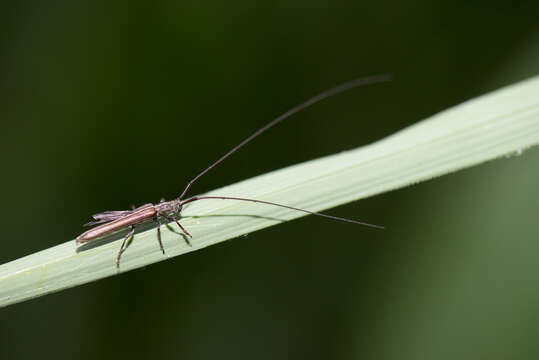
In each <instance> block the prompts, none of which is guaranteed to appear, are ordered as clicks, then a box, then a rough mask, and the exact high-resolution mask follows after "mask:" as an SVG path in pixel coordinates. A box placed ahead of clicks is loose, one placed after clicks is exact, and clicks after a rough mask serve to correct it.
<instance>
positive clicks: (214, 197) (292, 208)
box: [178, 196, 384, 232]
mask: <svg viewBox="0 0 539 360" xmlns="http://www.w3.org/2000/svg"><path fill="white" fill-rule="evenodd" d="M206 199H218V200H239V201H250V202H254V203H259V204H267V205H273V206H279V207H282V208H286V209H291V210H296V211H302V212H304V213H307V214H311V215H316V216H322V217H325V218H328V219H333V220H339V221H346V222H349V223H352V224H357V225H364V226H368V227H372V228H376V229H384V227H383V226H380V225H374V224H369V223H366V222H362V221H357V220H352V219H347V218H342V217H338V216H332V215H327V214H322V213H319V212H314V211H309V210H305V209H300V208H297V207H293V206H289V205H283V204H278V203H274V202H270V201H264V200H255V199H247V198H239V197H231V196H195V197H192V198H189V199H187V200H185V201H181V202H180V204H179V205H180V206H183V205H185V204H188V203H190V202H193V201H198V200H206ZM178 225H180V224H178ZM184 232H185V230H184Z"/></svg>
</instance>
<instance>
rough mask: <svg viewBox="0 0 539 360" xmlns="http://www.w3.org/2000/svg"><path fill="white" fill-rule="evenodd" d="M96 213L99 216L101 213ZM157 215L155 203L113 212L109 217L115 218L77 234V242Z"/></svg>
mask: <svg viewBox="0 0 539 360" xmlns="http://www.w3.org/2000/svg"><path fill="white" fill-rule="evenodd" d="M96 215H97V216H99V214H96ZM156 215H157V210H156V209H155V206H154V205H153V204H145V205H142V206H140V207H138V208H136V209H135V210H133V211H128V210H127V211H115V212H111V213H110V216H109V217H107V218H108V219H110V218H115V220H112V221H110V222H108V223H106V224H103V225H100V226H97V227H95V228H93V229H90V230H88V231H86V232H83V233H82V234H80V235H79V236H77V239H76V242H77V244H82V243H85V242H87V241H90V240H93V239H97V238H99V237H102V236H105V235H108V234H111V233H113V232H116V231H118V230H121V229H123V228H125V227H127V226H129V225H135V224H140V223H142V222H145V221H148V220H151V219H153V218H155V217H156ZM116 217H117V218H116Z"/></svg>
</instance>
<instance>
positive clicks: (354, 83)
mask: <svg viewBox="0 0 539 360" xmlns="http://www.w3.org/2000/svg"><path fill="white" fill-rule="evenodd" d="M386 81H391V75H390V74H382V75H374V76H368V77H363V78H359V79H355V80H351V81H348V82H345V83H343V84H341V85H338V86H336V87H334V88H332V89H329V90H326V91H324V92H322V93H320V94H318V95H316V96H314V97H312V98H310V99H309V100H307V101H305V102H304V103H301V104H299V105H297V106H295V107H293V108H292V109H290V110H288V111H287V112H285V113H284V114H282V115H281V116H279V117H277V118H275V119H274V120H272V121H270V122H269V123H268V124H266V125H264V126H263V127H262V128H260V129H258V130H257V131H255V132H254V133H253V134H251V135H250V136H249V137H247V138H246V139H245V140H243V141H242V142H241V143H239V144H238V145H236V146H234V147H233V148H232V149H231V150H230V151H229V152H227V153H226V154H224V155H223V156H221V157H220V158H219V159H218V160H217V161H215V162H214V163H213V164H211V165H210V166H208V167H207V168H206V169H205V170H204V171H202V172H201V173H200V174H198V175H197V176H195V177H194V178H193V179H192V180H191V181H189V182H188V183H187V186H186V187H185V189H184V190H183V192H182V194H181V195H180V197H179V198H178V200H180V201H181V200H182V199H183V197H184V196H185V194H186V193H187V191H189V189H190V188H191V185H193V183H194V182H195V181H197V180H198V179H199V178H200V177H202V176H203V175H204V174H206V173H207V172H208V171H210V170H211V169H213V168H214V167H215V166H217V165H218V164H220V163H221V162H222V161H223V160H225V159H226V158H227V157H229V156H230V155H232V154H233V153H235V152H236V151H238V150H239V149H240V148H241V147H243V146H244V145H245V144H247V143H248V142H249V141H251V140H253V139H254V138H256V137H257V136H258V135H260V134H262V133H264V132H266V131H267V130H269V129H270V128H271V127H273V126H275V125H277V124H278V123H280V122H281V121H283V120H285V119H287V118H289V117H290V116H292V115H294V114H295V113H297V112H299V111H301V110H303V109H305V108H307V107H309V106H311V105H313V104H315V103H317V102H319V101H321V100H324V99H326V98H328V97H330V96H333V95H336V94H339V93H341V92H343V91H346V90H349V89H353V88H356V87H359V86H364V85H370V84H376V83H381V82H386ZM189 200H191V199H189ZM236 200H240V199H236ZM243 200H245V199H243ZM193 201H194V200H193ZM258 202H262V203H263V201H258ZM184 203H185V202H184ZM273 205H277V204H273ZM280 206H282V205H280ZM285 207H286V206H285ZM292 209H294V210H300V211H304V212H308V213H310V212H309V211H306V210H301V209H295V208H292ZM311 214H315V215H322V216H325V217H331V216H329V215H324V214H317V213H311ZM343 220H344V219H343ZM346 221H351V220H346ZM351 222H354V221H351ZM363 225H370V224H363Z"/></svg>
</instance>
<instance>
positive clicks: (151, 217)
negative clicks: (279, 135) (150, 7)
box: [75, 74, 391, 268]
mask: <svg viewBox="0 0 539 360" xmlns="http://www.w3.org/2000/svg"><path fill="white" fill-rule="evenodd" d="M390 80H391V76H390V75H386V74H384V75H375V76H370V77H365V78H359V79H355V80H352V81H349V82H346V83H343V84H341V85H339V86H337V87H334V88H332V89H330V90H327V91H324V92H322V93H320V94H318V95H316V96H314V97H312V98H310V99H309V100H307V101H305V102H303V103H301V104H299V105H297V106H295V107H293V108H292V109H290V110H288V111H287V112H285V113H284V114H282V115H280V116H279V117H277V118H275V119H274V120H272V121H271V122H269V123H267V124H266V125H264V126H263V127H262V128H260V129H258V130H257V131H255V132H254V133H253V134H251V135H250V136H249V137H247V138H246V139H245V140H243V141H242V142H240V143H239V144H238V145H236V146H235V147H233V148H232V149H231V150H230V151H228V152H227V153H226V154H225V155H223V156H221V157H220V158H219V159H217V160H216V161H215V162H214V163H212V164H211V165H210V166H208V167H207V168H206V169H205V170H203V171H202V172H201V173H199V174H198V175H197V176H195V177H194V178H193V179H192V180H191V181H189V182H188V183H187V185H186V186H185V189H184V190H183V192H182V193H181V195H180V196H179V197H178V198H176V199H174V200H171V201H165V200H164V199H161V201H160V202H159V203H158V204H155V205H154V204H151V203H150V204H145V205H142V206H140V207H138V208H135V209H133V210H121V211H105V212H102V213H98V214H95V215H93V216H92V217H93V219H94V220H93V221H91V222H89V223H87V224H84V226H91V225H99V226H96V227H95V228H93V229H90V230H88V231H86V232H84V233H82V234H81V235H79V236H78V237H77V238H76V240H75V242H76V244H77V245H79V244H83V243H86V242H89V241H92V240H95V239H98V238H101V237H103V236H105V235H108V234H111V233H114V232H116V231H119V230H122V229H124V228H126V227H128V228H129V231H128V233H127V234H126V235H125V237H124V239H123V242H122V245H121V246H120V250H119V251H118V255H117V256H116V268H119V267H120V258H121V256H122V253H123V252H124V251H125V249H126V243H127V241H128V240H129V239H130V238H131V237H132V236H133V234H134V232H135V226H137V225H139V224H141V223H145V222H148V221H154V222H155V224H156V225H157V241H158V243H159V248H160V249H161V251H162V252H163V254H164V253H165V249H164V247H163V243H162V241H161V220H160V219H165V220H166V221H168V222H175V223H176V224H177V225H178V227H179V228H180V229H181V230H182V232H183V233H184V234H185V235H186V236H185V240H186V241H187V243H188V244H189V245H190V242H189V238H192V236H191V234H190V233H189V232H188V231H187V230H186V229H185V228H184V227H183V226H182V225H181V224H180V222H179V221H178V219H179V218H180V213H181V211H182V209H183V206H184V205H186V204H188V203H191V202H194V201H199V200H206V199H220V200H237V201H249V202H254V203H259V204H266V205H272V206H279V207H283V208H287V209H291V210H295V211H301V212H304V213H307V214H311V215H316V216H321V217H325V218H329V219H333V220H338V221H346V222H350V223H353V224H357V225H364V226H369V227H373V228H383V227H382V226H378V225H373V224H368V223H365V222H361V221H356V220H351V219H346V218H341V217H337V216H331V215H327V214H322V213H318V212H314V211H309V210H305V209H300V208H296V207H293V206H289V205H283V204H277V203H274V202H269V201H264V200H258V199H248V198H241V197H231V196H194V197H191V198H188V199H186V200H183V198H184V196H185V195H186V194H187V192H188V191H189V189H190V188H191V186H192V185H193V183H194V182H195V181H197V180H198V179H199V178H200V177H202V176H203V175H205V174H206V173H207V172H209V171H210V170H211V169H213V168H214V167H215V166H217V165H218V164H220V163H221V162H222V161H223V160H225V159H226V158H227V157H229V156H230V155H232V154H233V153H235V152H236V151H238V150H239V149H240V148H242V147H243V146H244V145H246V144H247V143H248V142H250V141H251V140H253V139H254V138H256V137H257V136H259V135H261V134H262V133H264V132H266V131H267V130H269V129H270V128H271V127H273V126H275V125H277V124H278V123H280V122H281V121H283V120H285V119H287V118H289V117H290V116H291V115H293V114H295V113H297V112H299V111H300V110H303V109H305V108H307V107H309V106H311V105H313V104H315V103H317V102H319V101H321V100H323V99H326V98H328V97H330V96H333V95H336V94H338V93H341V92H343V91H346V90H349V89H352V88H355V87H359V86H363V85H369V84H375V83H380V82H386V81H390Z"/></svg>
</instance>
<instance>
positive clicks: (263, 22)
mask: <svg viewBox="0 0 539 360" xmlns="http://www.w3.org/2000/svg"><path fill="white" fill-rule="evenodd" d="M538 15H539V2H531V1H529V2H508V1H442V2H439V1H417V2H414V3H413V5H412V4H411V3H407V2H391V1H379V2H376V3H375V2H359V1H333V2H329V1H312V0H311V1H289V0H287V1H281V0H276V1H271V2H268V1H258V2H252V1H232V2H230V1H227V2H225V1H205V2H201V1H162V2H151V3H150V2H146V1H125V2H121V1H120V2H104V3H101V2H84V1H65V0H64V1H16V2H2V5H0V22H1V25H0V26H1V31H0V119H1V124H2V125H1V134H0V140H1V141H0V146H1V149H2V151H1V152H0V163H1V164H2V172H1V173H2V176H1V177H0V193H1V199H2V202H3V206H2V207H1V208H0V209H1V210H0V218H1V219H2V220H1V222H2V224H3V226H2V230H3V234H2V251H1V252H0V257H1V258H0V262H1V263H5V262H8V261H11V260H14V259H17V258H19V257H22V256H25V255H28V254H30V253H33V252H36V251H39V250H42V249H45V248H48V247H51V246H54V245H57V244H59V243H62V242H65V241H68V240H70V239H73V238H74V237H75V236H76V235H78V234H79V233H80V232H82V230H83V228H82V227H81V225H82V224H83V223H85V222H87V221H88V220H89V215H90V214H93V213H95V212H99V211H102V210H112V209H125V208H129V206H130V205H131V204H137V205H140V204H143V203H147V202H155V201H158V200H159V199H160V198H161V197H162V196H163V197H166V198H167V199H170V198H173V197H175V196H178V194H179V192H181V190H182V189H183V187H184V185H185V183H186V182H187V181H188V180H189V179H190V178H192V177H193V176H194V175H196V174H197V173H198V172H199V171H200V170H202V169H203V168H204V167H205V166H207V165H209V164H210V163H211V162H212V161H214V160H215V159H216V158H217V157H219V156H220V155H222V154H224V152H226V151H227V150H229V149H230V148H231V147H232V146H233V145H235V144H237V143H238V142H239V141H241V140H242V139H243V138H244V137H246V136H247V135H248V134H250V133H251V132H252V131H254V130H256V129H257V128H258V127H260V126H262V125H263V124H264V123H266V122H267V121H269V120H270V119H272V118H273V117H275V116H277V115H279V114H280V113H282V112H284V111H285V110H287V109H288V108H290V107H292V106H294V105H296V104H297V103H299V102H301V101H303V100H305V99H306V98H308V97H310V96H312V95H314V94H316V93H317V92H319V91H322V90H324V89H327V88H329V87H331V86H334V85H336V84H338V83H340V82H342V81H345V80H349V79H352V78H356V77H360V76H365V75H372V74H376V73H381V72H391V73H392V74H393V75H394V82H392V83H390V84H383V85H376V86H372V87H368V88H362V89H358V90H354V91H351V92H348V93H345V94H343V95H340V96H338V97H335V98H332V99H330V100H327V101H325V102H323V103H321V104H318V105H316V106H314V107H313V108H310V109H309V110H306V111H304V112H303V113H301V114H298V115H297V116H295V118H294V119H290V120H288V121H287V122H285V123H283V124H282V125H280V126H279V127H277V128H274V129H272V130H271V131H270V132H268V133H267V134H265V135H264V136H263V137H261V138H259V139H257V140H256V142H254V143H252V144H250V145H249V146H248V147H246V148H244V149H242V151H240V152H239V153H237V154H236V155H234V156H233V157H232V158H230V159H229V160H227V162H226V163H224V164H222V165H221V166H219V167H218V168H216V169H215V170H214V171H213V172H211V174H209V175H207V176H206V177H205V178H203V179H202V180H200V182H199V183H197V184H196V186H194V187H193V190H192V192H191V195H194V194H197V193H202V192H205V191H208V190H211V189H214V188H217V187H220V186H224V185H226V184H230V183H233V182H236V181H238V180H242V179H245V178H248V177H251V176H255V175H258V174H261V173H264V172H267V171H271V170H274V169H278V168H281V167H283V166H287V165H291V164H295V163H298V162H302V161H305V160H309V159H312V158H316V157H319V156H323V155H327V154H331V153H336V152H339V151H342V150H346V149H352V148H355V147H358V146H361V145H364V144H367V143H370V142H373V141H376V140H378V139H380V138H382V137H384V136H387V135H389V134H391V133H393V132H395V131H397V130H399V129H402V128H404V127H406V126H408V125H410V124H413V123H415V122H417V121H419V120H421V119H423V118H425V117H427V116H430V115H432V114H434V113H436V112H438V111H440V110H443V109H445V108H447V107H450V106H453V105H456V104H458V103H460V102H462V101H465V100H467V99H470V98H473V97H475V96H477V95H480V94H483V93H486V92H489V91H492V90H495V89H497V88H500V87H502V86H504V85H507V84H511V83H514V82H517V81H519V80H522V79H525V78H527V77H529V76H533V75H536V74H537V73H538V72H539V65H538V64H539V21H538V20H537V19H538V18H539V17H538ZM329 125H330V126H329ZM538 179H539V149H531V150H528V151H525V152H524V153H523V154H522V155H521V156H518V157H511V158H507V159H500V160H497V161H495V162H491V163H488V164H484V165H481V166H478V167H475V168H472V169H469V170H465V171H462V172H459V173H456V174H453V175H450V176H445V177H443V178H439V179H435V180H432V181H429V182H426V183H423V184H420V185H416V186H413V187H410V188H406V189H402V190H399V191H394V192H391V193H388V194H383V195H380V196H376V197H374V198H371V199H367V200H364V201H360V202H356V203H352V204H349V205H347V206H342V207H339V208H337V209H333V210H330V211H329V213H330V214H334V215H337V216H344V217H349V218H354V219H361V220H363V221H368V222H372V223H376V224H383V225H385V226H387V230H385V231H374V230H371V229H368V228H357V227H353V226H350V225H346V224H343V223H337V222H330V221H326V220H323V219H318V218H314V217H306V218H302V219H299V220H296V221H293V222H290V223H286V224H283V225H279V226H275V227H271V228H268V229H266V230H263V231H259V232H256V233H253V234H250V235H249V236H248V237H247V238H241V239H236V240H233V241H228V242H224V243H222V244H219V245H216V246H212V247H210V248H207V249H204V250H202V251H197V252H194V253H191V254H188V255H185V256H181V257H176V258H173V259H171V260H170V261H164V262H161V263H158V264H155V265H152V266H150V267H148V268H145V269H141V270H137V271H132V272H129V273H126V274H123V275H120V276H115V277H111V278H107V279H104V280H101V281H98V282H95V283H92V284H87V285H84V286H80V287H77V288H74V289H69V290H66V291H62V292H59V293H56V294H52V295H48V296H44V297H41V298H38V299H35V300H31V301H27V302H24V303H20V304H16V305H13V306H10V307H7V308H3V309H0V359H15V358H18V359H31V358H35V357H37V356H39V357H43V358H56V359H72V358H79V359H96V358H98V359H118V358H124V357H126V356H129V357H130V358H131V359H148V358H167V359H215V358H219V359H237V358H255V359H282V358H286V359H455V358H459V359H486V358H488V359H508V358H512V359H516V358H521V359H532V358H537V357H538V356H539V342H538V341H537V339H538V335H539V285H538V284H539V280H538V278H539V276H538V275H539V261H538V258H539V238H538V235H539V230H538V229H537V216H538V215H537V214H538V210H539V196H538V195H537V190H536V188H537V183H538V182H537V180H538ZM135 241H136V239H135ZM112 261H113V259H111V262H112Z"/></svg>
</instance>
